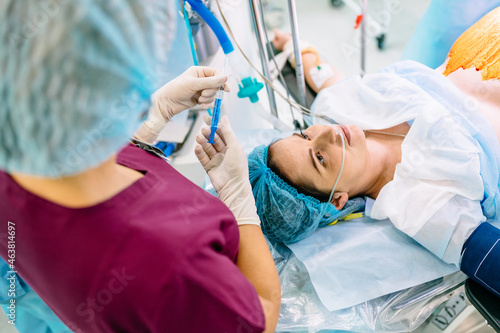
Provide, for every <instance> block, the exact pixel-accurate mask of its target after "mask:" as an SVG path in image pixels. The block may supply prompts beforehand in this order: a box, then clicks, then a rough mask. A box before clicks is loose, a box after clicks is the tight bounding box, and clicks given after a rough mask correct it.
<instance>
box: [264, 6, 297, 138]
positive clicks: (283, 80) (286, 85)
mask: <svg viewBox="0 0 500 333" xmlns="http://www.w3.org/2000/svg"><path fill="white" fill-rule="evenodd" d="M259 7H260V12H261V14H262V21H263V22H265V21H266V19H265V15H264V6H263V5H262V1H259ZM264 36H265V37H266V46H269V45H270V44H271V42H270V41H269V35H268V34H267V29H265V27H264ZM269 51H270V52H269V53H270V54H271V59H272V60H273V63H274V66H276V70H277V71H278V75H279V77H280V81H281V82H282V83H283V86H284V87H285V90H286V95H287V97H288V99H290V89H288V84H287V83H286V81H285V78H284V77H283V73H282V72H281V70H280V69H279V67H278V63H277V62H276V58H275V57H274V52H273V50H271V49H270V50H269ZM288 105H289V106H290V114H291V115H292V119H293V124H294V126H295V129H298V130H299V131H300V134H302V126H301V125H300V123H299V122H298V121H297V120H296V119H295V116H294V114H293V108H292V105H291V104H288Z"/></svg>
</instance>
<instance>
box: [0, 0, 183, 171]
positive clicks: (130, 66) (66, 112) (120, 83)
mask: <svg viewBox="0 0 500 333" xmlns="http://www.w3.org/2000/svg"><path fill="white" fill-rule="evenodd" d="M171 6H172V1H157V2H155V1H153V0H150V1H138V0H113V1H108V0H101V1H99V0H96V1H92V0H73V1H67V0H44V1H39V0H26V1H19V0H3V1H1V2H0V22H2V24H1V25H0V36H1V38H2V47H1V48H0V68H1V72H2V75H1V79H0V124H1V130H0V169H3V170H5V171H7V172H20V173H26V174H33V175H39V176H46V177H59V176H64V175H71V174H75V173H78V172H81V171H83V170H85V169H88V168H91V167H94V166H96V165H98V164H100V163H102V162H103V161H105V160H106V159H107V158H109V157H110V156H111V155H112V154H113V153H116V152H117V151H118V150H119V149H120V148H121V147H122V146H123V145H124V144H125V143H126V142H127V139H128V138H129V137H130V136H131V135H132V134H133V132H134V131H135V130H137V128H138V127H139V124H140V121H141V119H143V116H144V113H145V111H147V110H148V108H149V101H150V96H151V93H152V92H153V91H154V89H155V88H156V87H158V86H159V82H154V81H153V79H152V77H153V75H156V72H157V71H156V68H155V66H158V65H159V64H161V62H162V61H166V59H160V58H159V57H158V55H159V54H160V53H159V51H158V47H157V46H158V43H159V42H163V45H162V46H163V51H166V50H165V48H167V46H168V41H165V40H163V41H158V35H159V33H158V31H157V30H158V27H157V25H156V23H157V22H166V23H163V25H165V26H167V25H169V24H170V25H171V20H170V21H169V19H170V18H169V17H168V16H169V15H168V14H169V13H170V14H171V15H172V16H173V15H175V14H176V11H175V4H174V10H171V8H170V7H171ZM173 17H175V16H173ZM173 27H174V31H172V33H173V34H175V23H174V26H173ZM167 35H168V34H167ZM164 36H165V34H164ZM164 38H165V37H164Z"/></svg>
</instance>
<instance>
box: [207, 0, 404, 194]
mask: <svg viewBox="0 0 500 333" xmlns="http://www.w3.org/2000/svg"><path fill="white" fill-rule="evenodd" d="M215 3H216V4H217V8H218V9H219V13H220V15H221V17H222V20H223V21H224V24H225V25H226V28H227V30H228V32H229V34H230V35H231V37H232V38H233V41H234V43H235V44H236V46H237V47H238V50H239V51H240V52H241V54H242V55H243V57H244V58H245V60H246V61H247V62H248V64H249V65H250V66H251V67H252V68H253V69H254V70H255V71H256V72H257V74H259V76H260V77H261V78H262V80H264V81H265V82H266V83H267V84H268V85H269V86H270V87H271V88H272V89H273V90H274V91H275V92H276V93H277V94H278V95H279V96H280V97H281V98H283V100H285V101H286V102H287V103H288V104H290V106H291V107H295V108H296V109H297V111H299V112H300V113H302V114H305V115H310V116H313V117H316V118H320V119H323V120H325V121H328V122H330V123H331V124H338V123H337V122H336V121H335V120H333V119H332V118H330V117H328V116H325V115H318V114H315V113H314V112H312V111H311V110H310V109H308V108H306V107H305V106H302V105H300V104H299V103H297V102H295V101H292V100H291V99H289V98H287V97H285V96H284V95H283V94H282V93H281V91H279V90H278V89H277V88H276V86H275V85H274V84H273V83H272V82H271V81H270V80H268V79H267V78H266V77H265V76H264V74H262V73H261V72H260V71H259V70H258V69H257V68H256V67H255V66H254V64H253V63H252V61H251V60H250V59H249V58H248V56H247V55H246V53H245V52H243V50H242V48H241V47H240V44H238V42H237V41H236V38H235V36H234V33H233V31H232V30H231V27H230V26H229V23H228V22H227V19H226V17H225V16H224V13H223V12H222V8H221V6H220V2H219V0H215ZM271 54H272V53H271ZM287 93H289V92H288V90H287ZM364 132H372V133H378V134H384V135H392V136H401V137H406V135H404V134H397V133H388V132H380V131H372V130H365V131H364ZM342 166H343V165H342ZM337 181H338V179H337ZM332 195H333V194H332Z"/></svg>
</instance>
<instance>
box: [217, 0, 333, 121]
mask: <svg viewBox="0 0 500 333" xmlns="http://www.w3.org/2000/svg"><path fill="white" fill-rule="evenodd" d="M215 3H216V4H217V7H218V9H219V12H220V14H221V17H222V20H223V21H224V24H225V25H226V28H227V30H228V32H229V34H230V35H231V37H232V38H233V41H234V43H235V44H236V46H237V47H238V50H239V51H240V52H241V54H242V55H243V57H244V58H245V60H246V61H247V62H248V64H249V65H250V66H251V67H252V68H253V69H254V70H255V71H256V72H257V74H259V76H260V77H261V78H262V80H264V81H265V82H266V83H267V84H268V85H269V86H270V87H271V88H272V89H273V90H274V91H275V92H276V93H277V94H278V95H279V96H280V97H281V98H283V99H284V100H285V101H286V102H287V103H288V104H290V105H291V106H292V107H295V108H296V109H298V111H299V112H301V113H303V114H306V115H310V116H313V117H317V118H321V119H324V120H326V121H328V122H330V123H332V124H337V123H336V122H335V121H334V120H333V119H331V118H330V117H327V116H324V115H317V114H315V113H314V112H312V111H311V110H309V109H308V108H306V107H305V106H302V105H300V104H298V103H297V102H295V101H292V100H290V99H288V98H286V97H285V96H284V95H283V94H282V93H281V92H280V91H279V90H278V89H277V88H276V86H275V85H274V84H273V83H272V82H271V81H270V80H268V79H267V78H266V77H265V76H264V74H262V73H261V72H260V71H259V70H258V69H257V68H256V67H255V65H254V64H253V63H252V61H251V60H250V59H249V58H248V56H247V55H246V53H245V52H243V50H242V48H241V47H240V45H239V44H238V42H237V41H236V38H235V36H234V33H233V31H232V29H231V27H230V26H229V23H228V22H227V19H226V17H225V16H224V14H223V13H222V9H221V7H220V2H219V0H215Z"/></svg>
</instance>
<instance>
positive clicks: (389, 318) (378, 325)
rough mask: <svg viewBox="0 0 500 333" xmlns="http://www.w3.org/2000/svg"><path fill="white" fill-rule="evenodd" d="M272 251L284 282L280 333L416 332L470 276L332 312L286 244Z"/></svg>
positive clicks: (453, 277) (457, 275)
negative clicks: (339, 332)
mask: <svg viewBox="0 0 500 333" xmlns="http://www.w3.org/2000/svg"><path fill="white" fill-rule="evenodd" d="M270 247H271V252H272V254H273V258H274V260H275V263H276V266H277V268H278V272H279V276H280V281H281V297H282V298H281V310H280V318H279V321H278V326H277V328H276V331H277V332H303V331H307V332H317V331H319V330H345V331H355V332H408V331H412V330H414V329H416V328H417V327H418V326H420V325H421V324H422V323H423V322H424V321H425V320H426V319H427V318H428V317H429V316H430V315H431V314H432V312H433V311H434V310H435V309H436V308H437V307H438V306H439V305H440V304H441V303H443V302H445V301H446V300H447V299H448V297H449V295H450V293H453V292H454V291H455V290H456V288H458V287H459V286H460V285H462V284H463V281H465V275H464V274H463V273H461V272H456V273H453V274H450V275H447V276H445V277H442V278H438V279H435V280H433V281H430V282H427V283H424V284H421V285H418V286H414V287H411V288H407V289H404V290H401V291H398V292H394V293H390V294H387V295H384V296H381V297H378V298H375V299H372V300H370V301H366V302H363V303H360V304H358V305H355V306H352V307H349V308H346V309H341V310H336V311H328V309H327V308H326V307H325V306H324V305H323V303H321V301H320V299H319V297H318V295H317V293H316V291H315V289H314V287H313V285H312V283H311V279H310V277H309V274H308V272H307V269H306V268H305V266H304V264H302V263H301V262H300V261H299V260H298V259H297V257H296V256H295V255H294V254H293V252H292V251H291V250H290V249H288V248H287V247H286V246H285V245H282V244H279V243H278V244H274V246H270Z"/></svg>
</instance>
